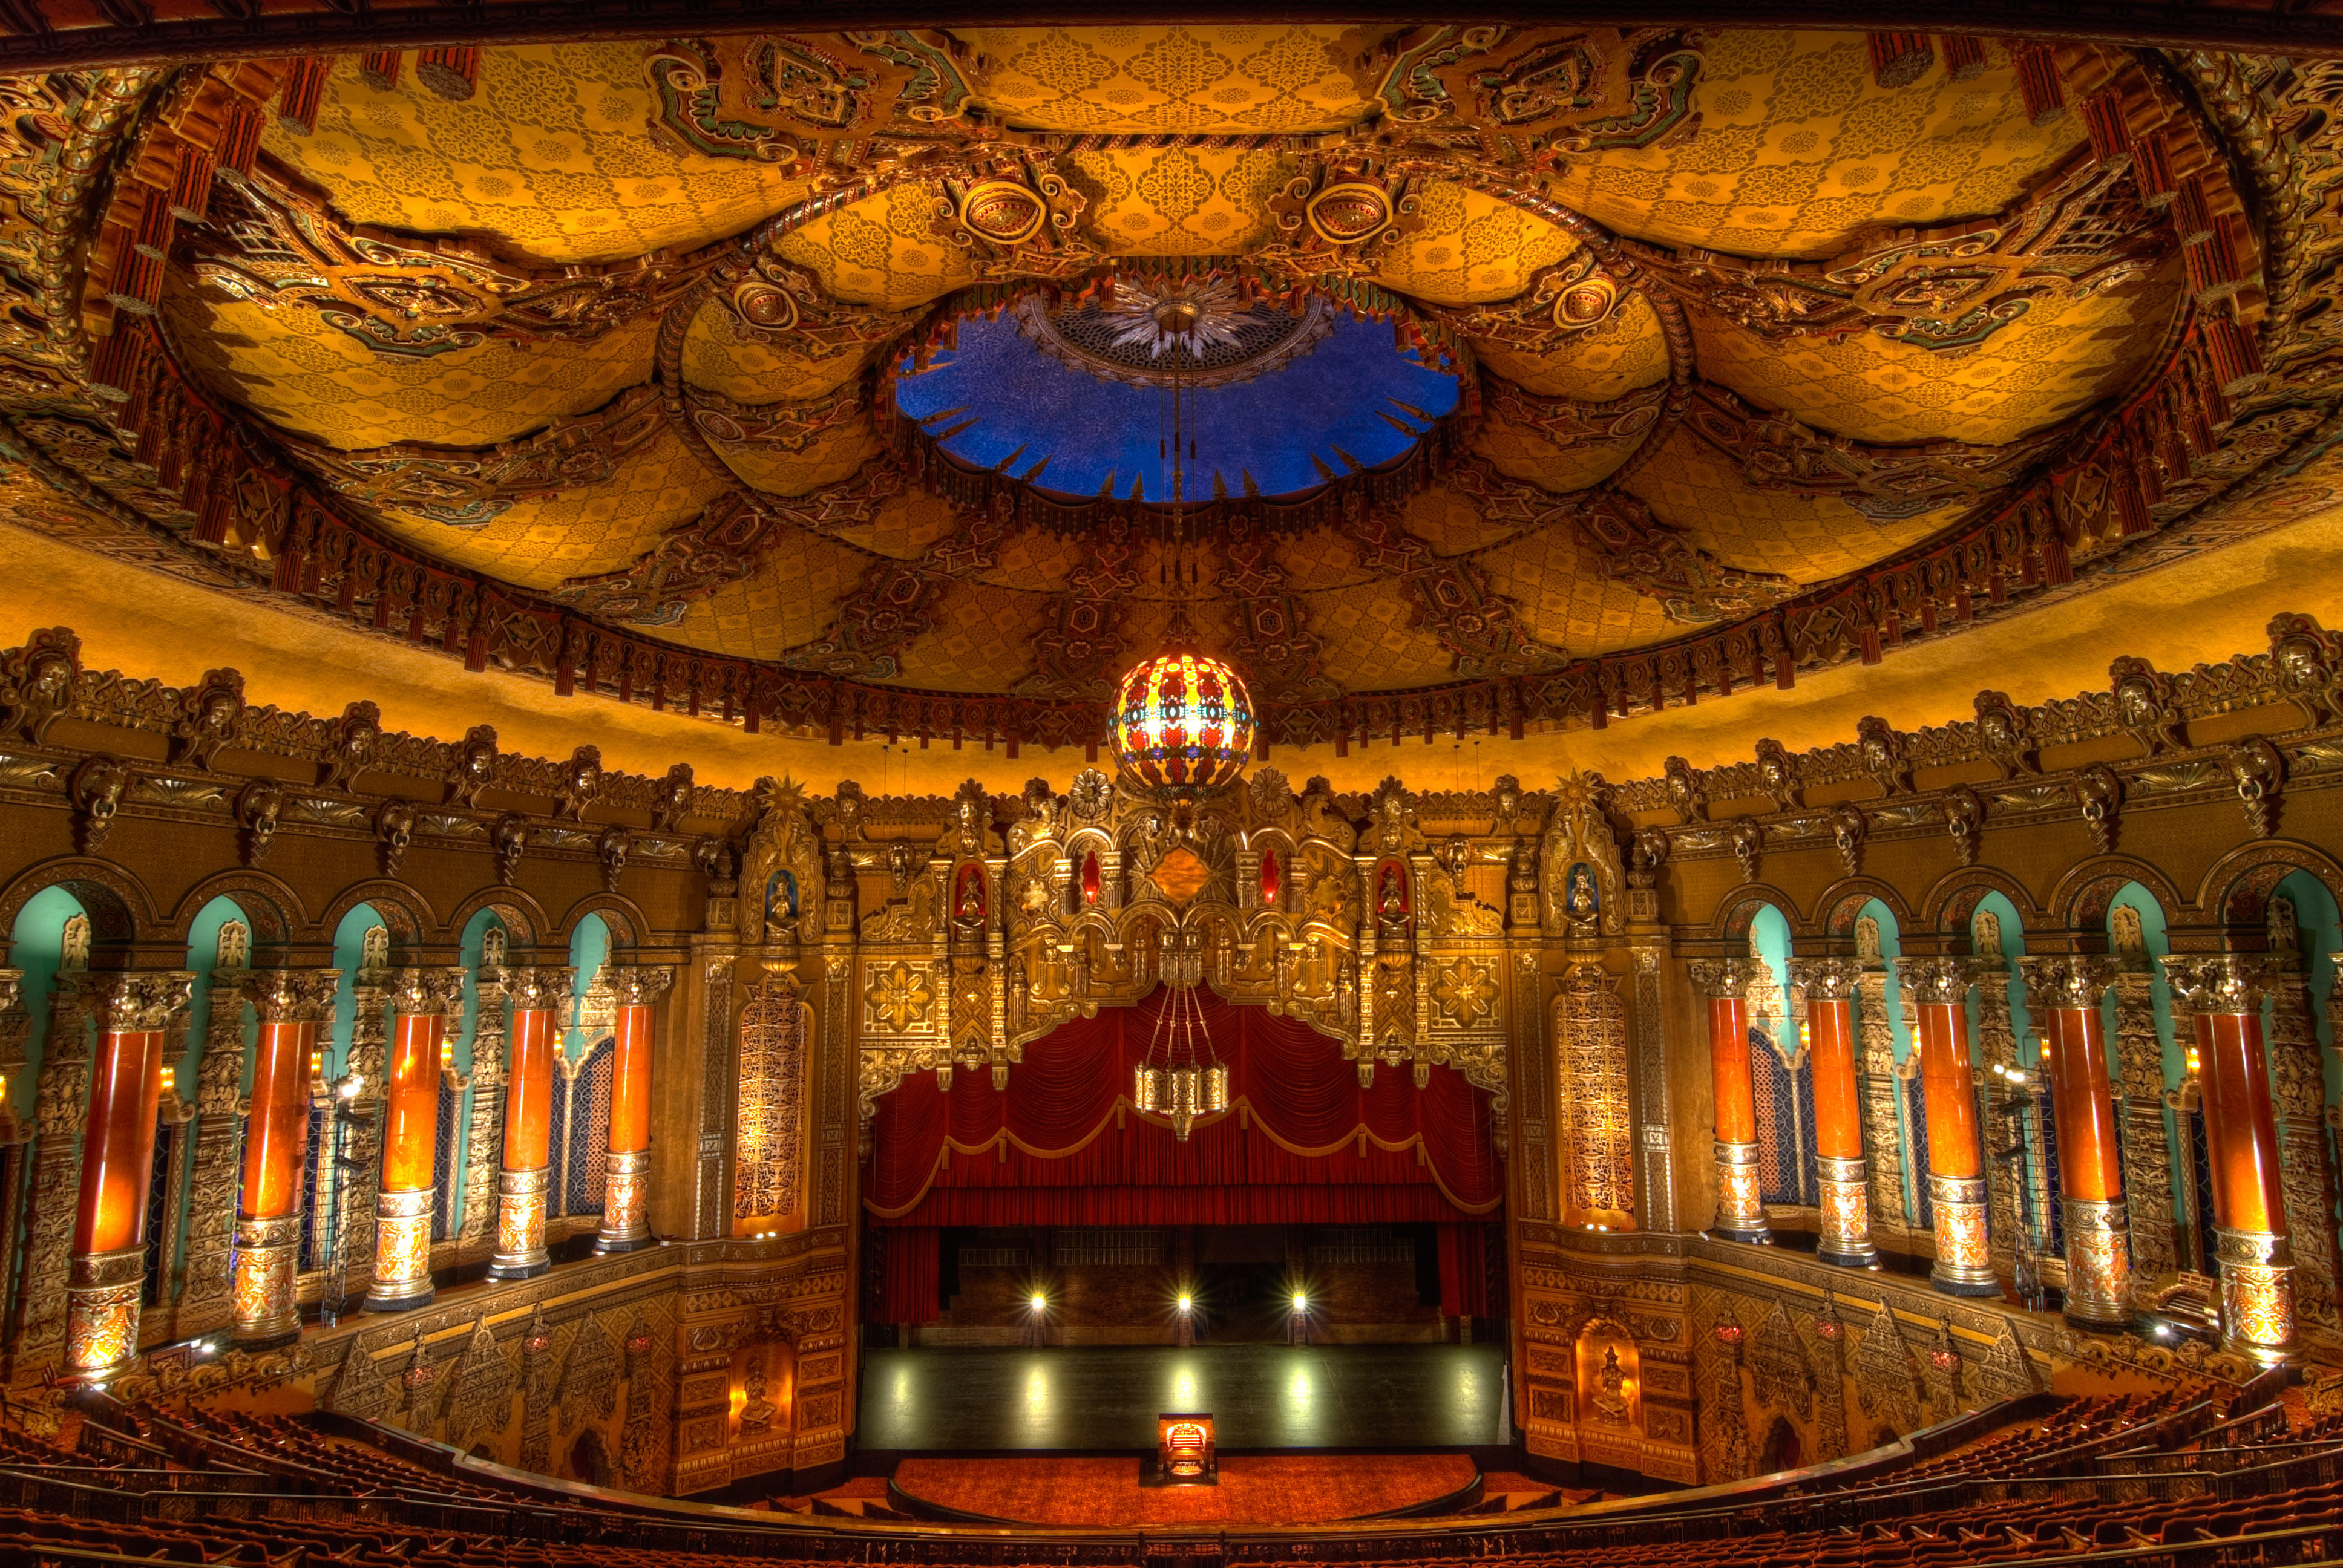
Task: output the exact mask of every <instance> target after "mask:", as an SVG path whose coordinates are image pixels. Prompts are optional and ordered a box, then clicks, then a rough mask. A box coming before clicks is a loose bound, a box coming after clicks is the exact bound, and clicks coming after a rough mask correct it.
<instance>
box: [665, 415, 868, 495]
mask: <svg viewBox="0 0 2343 1568" xmlns="http://www.w3.org/2000/svg"><path fill="white" fill-rule="evenodd" d="M703 433H704V431H703ZM881 445H882V443H881V442H880V439H879V437H878V434H877V433H876V432H875V431H873V430H872V428H871V427H870V411H869V410H868V409H867V408H863V409H858V410H857V411H856V412H855V413H854V414H853V415H852V416H851V417H848V418H846V419H843V420H841V421H840V422H839V423H837V424H835V425H832V426H830V427H828V428H826V429H823V430H821V431H820V432H819V433H818V434H816V435H814V436H813V437H812V438H811V439H809V440H808V441H806V442H805V444H804V446H803V447H802V448H801V449H799V450H797V451H789V450H788V449H786V448H785V447H780V446H778V445H767V444H764V443H759V442H746V441H723V440H717V439H714V438H712V437H711V438H710V439H709V446H710V447H713V448H714V449H715V452H716V455H717V456H718V457H721V458H722V459H723V460H724V463H725V466H726V467H729V468H730V469H731V470H732V472H733V474H734V475H735V476H736V477H739V480H740V482H741V483H742V484H744V485H747V486H748V487H749V488H750V489H752V490H761V491H763V492H764V493H765V494H767V495H770V496H803V495H807V494H809V493H811V492H812V491H815V490H819V489H820V488H821V487H823V486H825V485H836V484H840V483H843V482H844V481H846V480H848V479H850V478H852V477H854V476H855V474H856V473H858V472H859V471H860V469H861V467H862V465H863V464H865V463H867V462H869V461H870V459H871V458H872V457H874V456H876V455H877V454H878V452H879V450H880V447H881Z"/></svg>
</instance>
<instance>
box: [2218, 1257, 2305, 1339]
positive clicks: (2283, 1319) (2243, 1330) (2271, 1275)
mask: <svg viewBox="0 0 2343 1568" xmlns="http://www.w3.org/2000/svg"><path fill="white" fill-rule="evenodd" d="M2213 1235H2214V1239H2215V1242H2216V1251H2217V1253H2218V1255H2219V1258H2220V1268H2221V1348H2222V1349H2223V1350H2225V1351H2227V1352H2230V1353H2231V1354H2233V1355H2241V1356H2244V1357H2246V1358H2247V1359H2248V1360H2250V1361H2256V1362H2260V1363H2261V1364H2263V1365H2264V1366H2276V1365H2277V1364H2278V1363H2279V1362H2283V1361H2285V1360H2287V1359H2288V1357H2289V1356H2290V1355H2291V1354H2292V1353H2293V1352H2294V1249H2293V1248H2292V1247H2291V1246H2289V1245H2288V1242H2287V1239H2286V1238H2285V1237H2284V1236H2280V1235H2278V1234H2277V1233H2275V1232H2274V1231H2230V1230H2225V1229H2221V1228H2219V1227H2216V1228H2215V1230H2214V1232H2213Z"/></svg>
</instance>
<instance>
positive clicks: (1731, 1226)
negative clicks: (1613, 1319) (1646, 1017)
mask: <svg viewBox="0 0 2343 1568" xmlns="http://www.w3.org/2000/svg"><path fill="white" fill-rule="evenodd" d="M1691 973H1692V980H1693V985H1694V988H1695V989H1697V990H1699V991H1700V992H1701V994H1702V995H1704V996H1705V997H1706V998H1707V999H1708V1049H1709V1066H1710V1077H1711V1080H1712V1081H1713V1083H1714V1086H1715V1101H1716V1143H1715V1150H1716V1232H1717V1234H1718V1235H1720V1236H1723V1237H1725V1239H1727V1240H1728V1241H1752V1242H1765V1241H1771V1240H1773V1236H1772V1232H1771V1231H1769V1230H1768V1229H1767V1227H1766V1223H1765V1198H1764V1194H1763V1192H1762V1191H1761V1188H1760V1183H1759V1179H1758V1169H1757V1167H1758V1152H1759V1151H1758V1146H1757V1102H1756V1091H1755V1082H1754V1080H1753V1079H1752V1076H1751V1072H1750V1066H1749V996H1748V992H1749V980H1750V970H1749V965H1748V963H1747V961H1746V960H1741V959H1726V960H1721V961H1711V960H1699V961H1696V962H1694V964H1693V965H1692V967H1691Z"/></svg>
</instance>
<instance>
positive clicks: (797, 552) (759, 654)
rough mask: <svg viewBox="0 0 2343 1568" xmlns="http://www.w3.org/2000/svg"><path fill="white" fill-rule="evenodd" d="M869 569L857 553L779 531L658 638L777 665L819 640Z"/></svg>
mask: <svg viewBox="0 0 2343 1568" xmlns="http://www.w3.org/2000/svg"><path fill="white" fill-rule="evenodd" d="M868 569H870V557H868V556H866V555H864V554H862V553H861V552H860V551H859V550H854V549H850V548H848V547H846V546H844V545H841V544H838V543H836V542H834V541H832V540H830V539H825V538H819V537H818V536H816V535H813V534H809V533H806V532H804V531H803V530H801V529H797V528H784V529H782V530H780V531H779V532H778V533H776V534H775V535H774V537H773V538H772V540H771V542H770V543H769V544H768V545H767V546H766V548H765V550H764V552H763V554H762V556H761V557H760V558H759V560H758V562H757V564H756V567H755V568H754V569H753V570H752V571H750V572H749V575H748V576H747V577H744V578H741V579H740V580H739V581H737V582H731V583H726V584H724V585H723V586H721V587H719V588H717V589H716V590H715V591H714V592H713V593H710V594H709V595H708V596H707V597H706V598H702V599H699V600H698V601H697V602H695V603H693V604H692V605H691V606H690V607H689V608H688V609H686V610H685V611H684V614H683V618H682V620H681V621H680V622H679V623H678V624H677V625H675V626H672V627H669V628H665V629H664V631H663V632H662V633H661V635H663V636H665V637H666V638H669V640H671V641H674V642H679V643H681V644H683V645H684V646H685V647H687V648H699V649H700V650H701V651H702V652H705V653H720V654H727V655H729V656H731V657H733V658H755V659H764V660H771V659H777V658H780V656H781V655H782V654H783V653H784V652H785V651H787V650H788V649H789V648H794V647H796V646H798V645H799V644H801V643H805V642H808V641H810V640H811V639H813V638H816V637H818V636H820V634H821V631H822V629H823V628H826V627H828V626H829V625H830V622H831V620H833V619H834V618H836V616H837V612H838V605H839V602H840V599H842V598H844V597H845V595H846V594H847V593H848V592H849V591H850V590H851V589H852V588H853V587H854V586H855V584H856V583H858V582H859V581H860V580H861V578H862V574H863V573H864V572H865V571H867V570H868Z"/></svg>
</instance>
